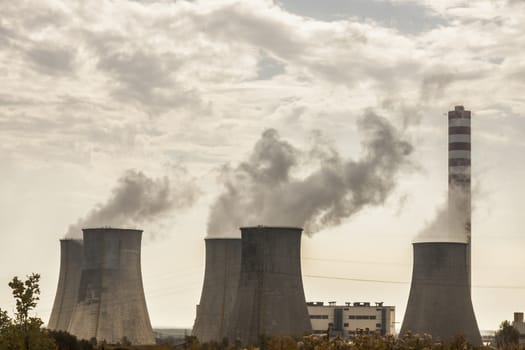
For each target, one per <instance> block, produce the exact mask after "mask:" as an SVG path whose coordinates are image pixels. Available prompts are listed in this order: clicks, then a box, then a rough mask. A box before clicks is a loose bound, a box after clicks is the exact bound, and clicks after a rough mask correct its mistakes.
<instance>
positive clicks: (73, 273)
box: [47, 239, 84, 331]
mask: <svg viewBox="0 0 525 350" xmlns="http://www.w3.org/2000/svg"><path fill="white" fill-rule="evenodd" d="M83 257H84V252H83V244H82V241H81V240H77V239H61V240H60V273H59V276H58V286H57V292H56V295H55V301H54V303H53V309H52V310H51V316H50V318H49V322H48V325H47V327H48V328H49V329H53V330H59V331H67V329H68V327H69V322H70V321H71V315H72V314H73V309H74V307H75V305H76V303H77V297H78V288H79V285H80V274H81V271H82V262H83Z"/></svg>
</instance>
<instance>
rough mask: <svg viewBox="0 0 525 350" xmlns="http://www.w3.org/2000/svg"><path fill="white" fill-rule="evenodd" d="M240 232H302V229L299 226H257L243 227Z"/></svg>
mask: <svg viewBox="0 0 525 350" xmlns="http://www.w3.org/2000/svg"><path fill="white" fill-rule="evenodd" d="M239 229H240V230H253V229H264V230H267V229H270V230H298V231H302V230H303V228H302V227H297V226H266V225H257V226H242V227H240V228H239Z"/></svg>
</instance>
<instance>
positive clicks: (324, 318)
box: [310, 315, 328, 320]
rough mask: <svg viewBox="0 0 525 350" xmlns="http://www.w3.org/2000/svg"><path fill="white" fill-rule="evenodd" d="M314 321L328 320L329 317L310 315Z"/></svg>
mask: <svg viewBox="0 0 525 350" xmlns="http://www.w3.org/2000/svg"><path fill="white" fill-rule="evenodd" d="M310 318H311V319H313V320H328V315H310Z"/></svg>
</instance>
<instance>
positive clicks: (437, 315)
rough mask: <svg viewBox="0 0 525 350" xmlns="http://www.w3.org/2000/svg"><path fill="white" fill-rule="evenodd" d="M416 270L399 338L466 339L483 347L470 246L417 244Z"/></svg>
mask: <svg viewBox="0 0 525 350" xmlns="http://www.w3.org/2000/svg"><path fill="white" fill-rule="evenodd" d="M413 246H414V267H413V270H412V284H411V286H410V296H409V298H408V304H407V309H406V313H405V318H404V320H403V325H402V326H401V332H400V334H401V335H403V334H405V333H406V332H407V331H411V332H413V333H419V334H423V333H428V334H431V335H432V336H433V338H434V339H441V340H448V339H451V338H452V337H454V336H456V335H460V334H462V335H464V336H465V337H466V339H467V340H468V341H469V342H471V343H472V344H473V345H481V336H480V332H479V329H478V325H477V322H476V317H475V315H474V309H473V307H472V301H471V298H470V284H469V281H468V276H469V272H468V264H467V255H468V244H467V243H443V242H439V243H433V242H429V243H414V245H413Z"/></svg>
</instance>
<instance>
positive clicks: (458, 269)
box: [400, 106, 481, 346]
mask: <svg viewBox="0 0 525 350" xmlns="http://www.w3.org/2000/svg"><path fill="white" fill-rule="evenodd" d="M470 116H471V113H470V111H467V110H465V109H464V108H463V106H456V107H455V108H454V110H453V111H450V112H449V113H448V126H449V128H448V140H449V143H448V175H449V176H448V232H446V234H444V235H443V237H447V238H446V239H441V240H431V239H430V240H427V241H424V242H417V243H414V244H413V252H414V265H413V269H412V283H411V286H410V295H409V298H408V303H407V309H406V313H405V317H404V320H403V324H402V326H401V332H400V334H401V335H403V334H405V333H406V332H409V331H411V332H415V333H420V334H422V333H427V334H430V335H432V336H433V337H434V338H436V339H441V340H448V339H451V338H453V337H454V336H457V335H464V336H465V337H466V339H467V340H468V341H469V342H470V343H472V344H473V345H475V346H478V345H481V335H480V331H479V328H478V325H477V322H476V316H475V314H474V308H473V306H472V300H471V264H470V261H471V200H470V191H471V190H470V166H471V146H470V134H471V130H470Z"/></svg>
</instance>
